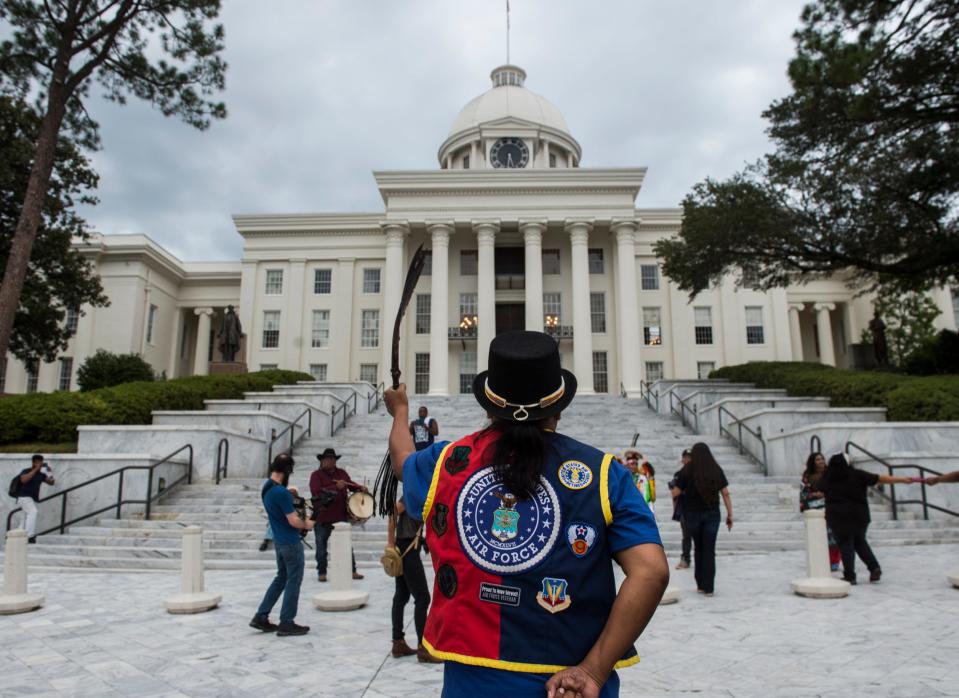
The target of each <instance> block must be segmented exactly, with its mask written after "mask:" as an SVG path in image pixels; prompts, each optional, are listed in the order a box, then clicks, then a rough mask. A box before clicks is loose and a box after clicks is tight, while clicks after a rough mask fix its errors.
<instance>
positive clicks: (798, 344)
mask: <svg viewBox="0 0 959 698" xmlns="http://www.w3.org/2000/svg"><path fill="white" fill-rule="evenodd" d="M805 307H806V304H805V303H790V304H789V342H790V345H791V346H792V352H793V356H792V360H793V361H802V326H801V325H800V324H799V313H800V311H801V310H802V309H803V308H805Z"/></svg>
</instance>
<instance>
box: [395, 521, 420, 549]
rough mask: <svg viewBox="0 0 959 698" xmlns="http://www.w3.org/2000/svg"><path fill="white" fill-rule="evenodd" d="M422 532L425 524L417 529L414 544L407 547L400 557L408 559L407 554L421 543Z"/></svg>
mask: <svg viewBox="0 0 959 698" xmlns="http://www.w3.org/2000/svg"><path fill="white" fill-rule="evenodd" d="M422 532H423V524H420V527H419V528H417V529H416V536H415V537H414V538H413V542H412V543H410V544H409V545H407V546H406V550H404V551H403V552H402V553H400V557H406V553H408V552H409V551H411V550H412V549H413V548H415V547H416V544H417V543H419V542H420V533H422Z"/></svg>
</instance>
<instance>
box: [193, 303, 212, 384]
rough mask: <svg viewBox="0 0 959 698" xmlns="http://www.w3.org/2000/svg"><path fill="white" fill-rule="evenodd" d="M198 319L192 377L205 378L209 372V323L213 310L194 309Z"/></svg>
mask: <svg viewBox="0 0 959 698" xmlns="http://www.w3.org/2000/svg"><path fill="white" fill-rule="evenodd" d="M193 312H194V313H195V314H196V315H197V317H198V318H199V320H198V322H197V330H196V353H195V354H194V355H193V375H194V376H205V375H206V374H208V373H209V372H210V323H211V322H212V318H213V308H196V309H194V311H193Z"/></svg>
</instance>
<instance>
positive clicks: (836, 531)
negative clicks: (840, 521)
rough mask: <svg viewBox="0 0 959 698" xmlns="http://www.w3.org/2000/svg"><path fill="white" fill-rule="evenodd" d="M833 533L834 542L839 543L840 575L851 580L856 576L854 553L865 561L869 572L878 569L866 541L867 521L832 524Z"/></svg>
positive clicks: (876, 561) (877, 562) (877, 563)
mask: <svg viewBox="0 0 959 698" xmlns="http://www.w3.org/2000/svg"><path fill="white" fill-rule="evenodd" d="M830 528H831V529H832V532H833V535H835V536H836V543H838V544H839V553H840V554H841V555H842V576H843V577H845V578H846V579H849V580H853V579H855V578H856V555H859V557H860V559H861V560H862V561H863V562H864V563H865V565H866V568H867V569H868V570H869V571H870V572H874V571H875V570H878V569H879V561H878V560H877V559H876V556H875V555H874V554H873V552H872V548H870V547H869V543H867V542H866V529H867V528H869V524H868V523H862V524H856V523H850V524H845V525H839V526H836V525H832V526H830Z"/></svg>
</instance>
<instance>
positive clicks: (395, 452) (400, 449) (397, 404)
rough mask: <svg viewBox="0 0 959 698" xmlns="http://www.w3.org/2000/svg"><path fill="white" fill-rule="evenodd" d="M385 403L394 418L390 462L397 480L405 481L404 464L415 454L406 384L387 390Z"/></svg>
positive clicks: (391, 431) (384, 397) (384, 394)
mask: <svg viewBox="0 0 959 698" xmlns="http://www.w3.org/2000/svg"><path fill="white" fill-rule="evenodd" d="M383 402H384V403H386V411H387V412H389V413H390V416H391V417H393V427H392V428H391V429H390V461H391V463H392V465H393V472H394V473H395V474H396V477H397V479H399V480H401V481H402V480H403V463H405V462H406V459H407V457H408V456H409V455H410V454H411V453H415V452H416V449H415V448H414V447H413V437H412V436H410V433H409V431H408V430H407V429H406V424H407V422H408V421H409V419H410V403H409V399H408V398H407V397H406V384H405V383H400V387H398V388H397V389H396V390H394V389H393V388H387V389H386V392H385V393H383Z"/></svg>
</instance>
